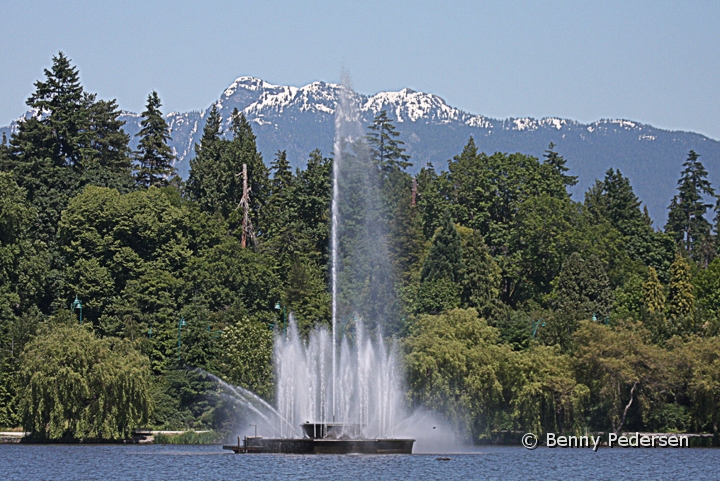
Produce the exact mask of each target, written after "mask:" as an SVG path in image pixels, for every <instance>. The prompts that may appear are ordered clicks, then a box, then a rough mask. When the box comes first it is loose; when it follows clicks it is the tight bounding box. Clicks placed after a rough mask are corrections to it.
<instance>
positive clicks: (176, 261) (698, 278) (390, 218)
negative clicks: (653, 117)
mask: <svg viewBox="0 0 720 481" xmlns="http://www.w3.org/2000/svg"><path fill="white" fill-rule="evenodd" d="M27 105H28V106H29V107H30V108H31V109H33V111H34V112H36V113H37V114H36V115H35V116H34V117H31V118H28V119H26V120H25V121H23V122H21V123H20V124H19V126H18V130H17V132H16V133H14V134H13V135H12V136H11V137H10V138H9V139H7V138H3V139H2V144H1V146H0V426H2V427H8V428H13V427H20V426H21V427H22V428H23V429H24V430H26V431H30V432H32V436H33V437H35V438H36V439H39V440H52V439H71V438H74V439H104V440H111V439H125V438H127V437H128V436H130V434H131V432H132V430H133V429H136V428H138V427H153V428H158V429H213V430H214V431H215V432H217V433H218V436H222V435H224V434H229V433H230V432H231V430H232V426H233V420H234V419H233V413H232V410H231V409H230V408H229V407H228V406H227V405H225V404H224V401H223V399H222V397H219V396H217V395H216V393H215V391H216V388H215V386H214V383H213V382H211V381H209V380H208V378H207V376H205V375H204V374H203V372H202V371H199V370H197V369H194V368H200V369H202V370H203V371H206V372H209V373H212V374H214V375H217V376H218V377H220V378H222V379H224V380H226V381H228V382H230V383H233V384H236V385H240V386H242V387H244V388H247V389H250V390H252V391H253V392H255V393H257V394H258V395H260V396H261V397H263V398H265V399H266V400H268V401H269V402H270V403H273V400H274V373H273V366H272V357H273V350H272V349H273V348H272V343H273V337H274V335H277V334H278V333H279V332H280V330H281V329H283V328H284V324H283V323H284V320H283V312H291V313H292V314H293V316H294V318H295V320H296V322H297V324H298V328H299V329H300V332H301V333H302V334H303V335H307V334H308V333H309V332H310V330H312V329H313V328H314V327H315V326H320V325H325V326H327V325H329V323H330V293H329V287H328V282H329V280H328V279H329V235H330V202H331V176H332V167H333V165H332V164H333V159H332V158H331V157H328V156H327V155H326V154H323V153H322V152H320V151H319V150H315V151H313V152H309V153H308V161H307V166H306V167H305V168H304V169H297V170H295V171H292V169H291V168H290V164H289V162H288V161H287V158H286V155H285V153H284V152H282V151H279V152H277V154H276V155H275V156H274V158H273V159H271V160H270V161H269V162H266V160H267V159H263V158H262V156H261V155H260V154H259V153H258V150H257V146H256V142H255V136H254V134H253V131H252V128H251V125H250V124H249V123H248V121H247V120H246V119H245V117H244V116H243V114H242V113H241V112H238V111H235V112H234V113H233V115H232V122H231V132H230V133H229V134H230V135H224V133H223V132H222V131H221V125H223V122H222V120H223V119H221V118H220V115H219V113H218V112H217V110H215V109H212V110H211V111H210V113H209V118H208V121H207V124H206V126H205V128H204V132H203V136H202V139H201V141H200V143H199V144H197V145H196V148H195V151H196V155H195V157H194V159H192V160H191V171H190V174H189V178H188V179H187V181H183V180H182V179H180V178H179V177H178V176H177V175H176V173H175V172H174V168H173V165H174V163H173V160H174V158H173V152H172V150H171V149H170V148H169V147H168V140H169V130H168V126H167V124H166V122H165V120H164V118H163V116H162V113H161V107H162V104H161V99H160V98H159V97H158V95H157V93H155V92H152V93H151V94H150V95H149V96H148V99H147V106H146V109H145V111H144V112H143V113H142V118H143V120H142V129H141V131H140V132H139V133H138V136H137V137H138V139H139V143H138V147H137V150H136V151H132V150H131V149H130V147H129V144H130V138H129V136H128V135H127V134H126V133H125V132H124V131H123V123H122V122H121V121H120V120H118V117H119V115H120V111H119V109H118V106H117V104H116V102H115V100H110V101H106V100H100V99H98V98H97V97H96V96H95V95H94V94H91V93H88V92H86V91H85V90H84V88H83V87H82V85H81V84H80V81H79V74H78V70H77V68H76V67H75V66H73V65H72V63H71V61H70V60H69V59H68V58H67V57H66V56H65V55H63V54H62V53H59V54H58V55H57V56H55V57H54V58H53V62H52V67H51V68H50V69H47V70H45V72H44V78H43V79H41V80H38V81H37V82H36V83H35V91H34V92H33V93H32V95H31V96H30V97H29V98H28V100H27ZM366 133H367V136H366V137H365V138H364V139H361V140H359V141H358V142H359V143H361V144H362V146H364V148H365V149H366V150H367V152H369V155H370V156H371V159H372V167H373V169H374V174H373V175H375V176H376V178H377V180H378V185H379V186H380V187H379V190H378V202H379V205H380V206H381V209H382V212H383V213H384V217H385V218H386V225H385V227H386V231H387V249H388V251H389V253H390V254H391V257H392V259H393V262H392V264H393V265H392V268H393V269H391V271H392V284H393V285H394V286H395V288H394V295H393V298H392V302H388V303H387V304H383V305H382V306H381V307H382V309H376V312H375V314H374V315H375V316H376V320H377V324H376V325H372V326H370V327H371V328H372V329H375V330H376V332H381V333H382V335H383V336H385V337H386V338H388V339H393V340H394V342H395V345H396V346H397V347H398V349H399V351H400V352H401V353H402V357H403V367H404V369H405V373H404V375H405V378H406V382H407V400H408V404H409V405H410V406H411V407H417V406H424V407H426V408H428V409H432V410H434V411H437V412H439V413H441V414H443V415H444V416H446V417H447V418H448V419H449V420H450V422H451V423H453V425H454V426H456V428H457V429H458V430H459V431H461V432H464V433H468V434H470V435H471V436H472V438H473V440H474V441H475V442H492V441H493V440H497V439H499V438H500V437H502V435H503V433H508V432H520V431H522V432H524V431H532V432H535V433H536V434H540V433H542V432H557V433H560V432H564V433H579V432H585V431H586V430H589V431H604V432H607V431H613V432H619V431H635V430H638V431H651V432H697V433H711V434H713V443H714V444H716V445H718V444H720V430H719V428H720V425H719V424H720V256H718V255H717V254H718V249H720V239H718V229H717V227H718V226H717V223H718V220H719V219H718V215H717V212H718V203H717V201H716V196H715V192H714V190H713V187H712V185H711V184H710V182H709V181H708V179H707V177H708V175H707V171H706V170H705V168H704V167H703V165H702V162H701V160H700V158H701V157H700V155H699V154H700V153H696V152H694V151H690V152H689V153H688V155H687V160H686V161H685V163H684V164H683V166H684V169H683V170H682V172H678V183H677V192H676V195H675V196H674V197H673V198H672V199H668V222H667V224H666V225H665V226H664V229H663V230H662V231H659V230H655V229H653V227H652V226H651V225H652V221H651V220H650V218H649V215H648V213H647V211H645V210H644V209H642V207H641V205H642V204H641V201H640V199H638V197H637V196H636V195H635V194H634V192H633V188H632V186H631V184H630V182H629V180H628V179H627V178H626V177H624V176H623V174H622V173H621V172H620V171H618V170H614V169H610V170H608V171H607V173H606V175H605V176H604V178H602V179H598V180H597V181H596V182H595V185H594V186H593V187H592V188H591V189H589V190H588V191H587V192H586V193H585V196H584V199H583V201H582V202H577V201H573V200H572V199H571V197H570V195H569V194H568V188H569V187H571V186H573V185H574V184H575V183H576V178H575V177H573V176H572V175H569V172H568V169H567V167H566V160H565V159H564V158H563V156H562V155H561V153H560V152H556V151H555V150H554V149H555V147H554V146H553V145H552V144H551V145H550V146H548V149H547V151H546V153H545V155H544V157H543V158H541V159H538V158H534V157H531V156H526V155H522V154H513V153H494V154H492V155H490V154H486V153H482V152H479V151H478V149H477V148H476V146H475V143H474V141H473V139H472V138H470V139H469V140H468V142H467V145H466V146H465V148H464V149H463V150H462V152H458V153H457V155H456V156H455V157H454V158H453V159H452V160H451V161H450V162H449V167H448V170H447V171H443V172H437V171H436V170H435V168H434V167H433V166H432V165H429V166H427V167H425V168H423V169H421V170H420V171H419V173H418V174H417V175H416V176H414V177H413V176H412V175H410V174H409V173H407V172H406V170H407V169H408V167H409V166H411V165H412V158H409V157H408V156H407V155H406V154H405V149H404V147H403V145H404V144H403V141H402V139H401V138H400V136H399V135H398V134H397V131H396V129H395V126H394V125H393V123H392V121H391V120H390V119H389V118H388V117H387V115H386V114H385V113H384V112H380V113H379V114H378V115H377V116H376V117H375V120H374V122H373V123H372V124H371V125H369V126H367V131H366ZM359 148H360V147H358V146H356V150H357V149H359ZM243 165H245V166H246V168H247V182H248V187H249V193H250V194H249V199H248V198H245V199H243V185H242V184H243V177H242V174H241V173H242V172H243ZM652 174H653V173H651V172H649V173H648V175H652ZM246 212H247V216H245V213H246ZM362 215H363V213H362V209H360V208H358V209H356V210H352V209H350V210H348V211H347V212H344V216H345V221H347V222H350V223H352V221H353V220H354V219H356V217H357V218H359V217H360V216H362ZM710 219H714V221H713V222H711V221H710ZM361 274H362V273H361ZM358 275H360V274H358ZM363 275H366V276H368V277H366V278H363V277H358V278H356V279H355V282H356V283H357V284H358V285H363V283H365V284H367V283H369V282H372V280H371V276H372V272H367V273H365V274H363ZM371 307H377V306H369V308H371ZM361 314H363V313H362V312H361ZM380 321H382V323H381V324H380ZM381 328H382V330H381ZM347 329H348V331H349V332H350V334H351V335H352V329H353V326H352V325H348V326H347ZM214 393H215V394H214Z"/></svg>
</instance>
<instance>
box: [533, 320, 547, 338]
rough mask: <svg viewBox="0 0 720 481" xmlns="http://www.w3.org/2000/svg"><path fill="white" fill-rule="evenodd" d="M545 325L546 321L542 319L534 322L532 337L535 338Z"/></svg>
mask: <svg viewBox="0 0 720 481" xmlns="http://www.w3.org/2000/svg"><path fill="white" fill-rule="evenodd" d="M544 326H545V321H543V320H542V319H538V320H537V321H533V322H532V338H533V339H535V336H537V331H538V329H540V327H544Z"/></svg>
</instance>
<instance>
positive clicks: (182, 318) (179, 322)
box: [178, 317, 187, 361]
mask: <svg viewBox="0 0 720 481" xmlns="http://www.w3.org/2000/svg"><path fill="white" fill-rule="evenodd" d="M185 325H187V323H186V322H185V318H184V317H181V318H180V321H178V361H179V360H180V354H181V351H180V346H182V328H183V326H185Z"/></svg>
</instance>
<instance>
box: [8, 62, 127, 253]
mask: <svg viewBox="0 0 720 481" xmlns="http://www.w3.org/2000/svg"><path fill="white" fill-rule="evenodd" d="M26 103H27V105H28V106H29V107H30V108H31V109H32V110H33V112H34V114H35V115H33V116H32V117H30V118H28V119H26V120H24V121H22V122H20V124H19V125H18V131H17V132H16V133H15V134H13V136H12V138H11V139H10V147H9V152H8V156H9V161H8V162H5V165H6V168H12V169H13V173H14V175H15V178H16V179H17V181H18V184H20V186H21V187H22V188H24V189H25V191H26V192H27V196H28V200H29V201H30V202H31V203H32V204H33V205H34V206H35V207H36V208H37V211H38V214H39V215H38V217H37V230H38V232H39V238H40V239H42V240H44V241H45V242H47V243H48V244H50V240H51V239H52V237H53V236H54V234H55V229H56V226H57V222H58V219H59V217H60V213H61V212H62V210H63V209H64V208H65V206H66V205H67V202H68V199H70V198H71V197H72V196H73V195H74V194H75V193H76V192H78V191H79V190H80V189H81V188H82V187H83V186H84V185H86V184H95V185H104V186H108V187H113V188H118V189H120V190H123V191H126V190H128V189H129V188H131V179H130V171H129V164H130V160H129V157H128V154H129V149H128V145H127V143H128V139H129V138H128V136H127V135H126V134H125V132H123V130H122V125H123V122H122V121H120V120H118V116H119V115H120V111H119V110H118V108H117V104H116V103H115V101H114V100H113V101H109V102H108V101H96V100H95V95H92V94H88V93H86V92H85V91H84V90H83V88H82V86H81V85H80V80H79V74H78V71H77V68H76V67H74V66H72V65H71V63H70V60H69V59H68V58H67V57H66V56H65V55H64V54H63V53H62V52H60V53H59V54H58V55H57V56H55V57H53V65H52V67H51V68H50V69H49V70H48V69H46V70H45V79H44V80H38V81H37V82H35V92H33V94H32V95H31V96H30V97H29V98H28V100H27V102H26Z"/></svg>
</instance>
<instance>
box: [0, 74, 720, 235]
mask: <svg viewBox="0 0 720 481" xmlns="http://www.w3.org/2000/svg"><path fill="white" fill-rule="evenodd" d="M340 89H341V86H340V85H338V84H332V83H325V82H313V83H311V84H308V85H305V86H304V87H292V86H281V85H273V84H270V83H268V82H266V81H264V80H262V79H259V78H255V77H240V78H238V79H237V80H235V81H234V82H233V83H232V84H231V85H230V86H229V87H228V88H227V89H225V91H224V92H223V93H222V95H221V96H220V98H219V99H218V100H217V101H216V102H215V105H216V106H217V108H218V109H219V111H220V115H221V116H222V118H223V120H224V130H225V131H227V130H228V129H229V123H230V114H231V112H232V110H233V109H234V108H237V109H238V110H240V111H242V112H243V113H244V114H245V116H246V117H247V119H248V120H249V121H250V122H251V125H252V126H253V130H254V132H255V135H256V136H257V143H258V148H259V150H260V151H261V152H262V154H263V156H264V158H265V160H266V161H267V162H269V161H270V160H271V158H272V157H273V156H274V154H275V153H276V152H277V151H278V150H286V151H287V154H288V158H289V160H290V162H291V163H292V164H293V165H294V166H302V165H303V164H304V162H305V159H307V156H308V154H309V153H310V152H311V151H312V150H314V149H316V148H319V149H321V150H322V151H323V153H324V154H326V155H330V154H331V153H332V145H333V137H334V128H335V125H334V115H335V109H336V106H337V103H338V100H339V98H340ZM353 95H354V97H355V98H354V101H355V105H356V106H357V108H358V115H359V116H360V120H361V122H362V123H363V124H364V125H368V124H369V123H370V122H371V120H372V118H373V117H374V116H375V115H376V114H377V113H378V112H380V111H381V110H386V111H387V112H388V115H389V116H390V117H391V118H392V119H393V120H394V121H395V124H396V126H397V128H398V131H399V132H400V133H401V137H400V138H401V139H402V140H403V141H404V142H405V147H406V148H407V153H408V154H410V155H411V157H412V158H411V161H412V162H414V164H415V166H414V168H413V169H418V168H419V167H421V166H423V165H426V164H427V163H428V162H431V163H432V164H433V165H434V166H435V167H438V168H444V167H445V165H446V164H445V162H446V161H447V160H448V159H450V158H452V157H453V156H455V155H457V154H458V153H460V152H461V151H462V148H463V146H464V145H465V144H466V143H467V141H468V139H469V137H470V136H473V137H474V138H475V143H476V144H477V146H478V148H479V149H480V150H481V151H485V152H488V153H492V152H496V151H502V152H522V153H525V154H530V155H534V156H541V155H542V154H543V152H544V150H545V149H546V148H547V146H548V144H549V143H550V142H553V143H554V144H555V145H556V147H555V150H557V151H558V152H559V153H560V154H561V155H563V156H564V157H565V158H566V159H567V160H568V166H569V167H570V169H571V173H573V174H574V175H578V176H579V181H580V182H579V183H578V185H577V186H576V187H575V189H574V192H573V193H574V198H576V199H581V198H582V193H583V192H584V191H585V190H587V188H588V187H589V186H590V185H592V183H593V182H594V180H595V179H596V178H600V177H602V176H603V175H604V172H605V171H606V170H607V169H609V168H611V167H613V168H619V169H620V170H621V171H622V172H623V174H625V175H626V176H628V177H629V178H630V180H631V182H632V183H633V187H634V188H635V191H636V193H637V194H638V196H639V197H640V199H641V200H642V201H643V202H644V203H646V204H647V206H648V208H649V210H650V214H651V215H652V217H653V218H654V219H655V220H656V222H657V224H658V225H662V224H664V220H665V216H666V208H667V205H668V204H669V202H670V199H671V198H672V196H673V195H674V192H675V185H676V180H677V178H678V176H679V174H680V170H681V164H682V162H683V161H684V160H685V158H686V157H687V153H688V151H689V150H691V149H693V150H695V151H696V152H698V153H699V154H701V156H702V157H701V160H702V161H703V162H704V163H705V166H706V167H707V168H708V170H709V171H710V178H711V180H712V181H713V183H714V184H715V185H718V182H719V181H720V166H718V163H717V161H718V160H720V142H718V141H716V140H713V139H710V138H708V137H705V136H703V135H700V134H696V133H691V132H673V131H667V130H662V129H657V128H655V127H652V126H650V125H646V124H641V123H638V122H632V121H629V120H613V119H603V120H599V121H597V122H593V123H591V124H581V123H578V122H576V121H573V120H568V119H561V118H556V117H547V118H543V119H533V118H510V119H504V120H497V119H491V118H488V117H484V116H482V115H473V114H470V113H468V112H464V111H462V110H460V109H457V108H455V107H452V106H449V105H448V104H447V103H445V101H444V100H443V99H442V98H440V97H438V96H437V95H433V94H427V93H423V92H416V91H414V90H411V89H408V88H406V89H403V90H400V91H399V92H380V93H378V94H375V95H372V96H368V95H363V94H359V93H354V94H353ZM208 110H209V109H206V110H203V111H193V112H170V113H168V114H167V115H166V118H167V121H168V124H169V126H170V128H171V135H172V146H173V148H174V149H175V152H176V155H177V159H178V163H177V168H178V172H179V173H180V175H181V176H183V177H187V174H188V170H189V161H190V159H191V158H192V157H193V156H194V155H195V150H194V148H195V144H196V143H197V142H199V140H200V137H201V136H202V129H203V126H204V124H205V119H206V115H207V112H208ZM27 115H31V114H30V113H28V114H27ZM122 118H123V120H125V122H126V124H125V130H126V131H127V132H128V133H129V134H130V135H132V136H134V135H135V134H136V133H137V132H138V131H139V130H140V125H139V123H140V116H139V115H138V114H136V113H131V112H124V113H123V116H122ZM18 120H20V119H18ZM15 127H16V122H14V123H13V124H12V125H11V126H10V127H7V128H5V129H0V130H5V131H8V134H9V133H10V132H9V131H11V130H13V129H14V128H15Z"/></svg>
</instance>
